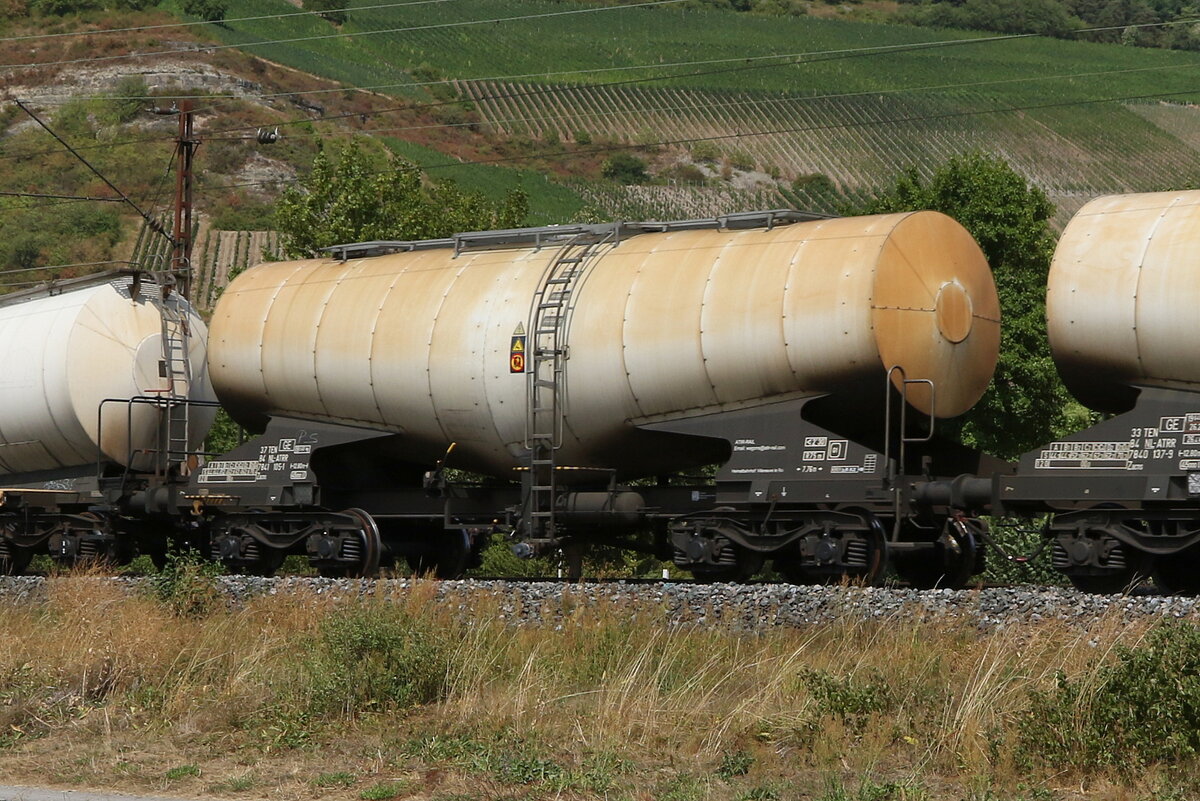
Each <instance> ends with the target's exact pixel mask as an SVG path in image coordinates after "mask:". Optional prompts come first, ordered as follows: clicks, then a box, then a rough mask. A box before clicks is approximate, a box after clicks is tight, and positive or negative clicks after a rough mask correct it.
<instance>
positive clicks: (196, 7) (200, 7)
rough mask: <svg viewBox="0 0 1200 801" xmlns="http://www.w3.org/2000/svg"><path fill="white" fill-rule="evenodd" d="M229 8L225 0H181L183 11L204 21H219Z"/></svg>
mask: <svg viewBox="0 0 1200 801" xmlns="http://www.w3.org/2000/svg"><path fill="white" fill-rule="evenodd" d="M228 10H229V3H228V2H226V0H183V13H184V14H187V15H189V16H193V17H199V18H200V19H202V20H204V21H206V22H220V21H221V20H223V19H225V12H226V11H228Z"/></svg>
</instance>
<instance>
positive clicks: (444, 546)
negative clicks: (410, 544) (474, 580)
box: [405, 529, 471, 579]
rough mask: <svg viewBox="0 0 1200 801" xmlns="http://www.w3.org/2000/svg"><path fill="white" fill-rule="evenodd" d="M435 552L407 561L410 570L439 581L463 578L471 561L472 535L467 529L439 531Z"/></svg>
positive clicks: (419, 555) (407, 559) (410, 558)
mask: <svg viewBox="0 0 1200 801" xmlns="http://www.w3.org/2000/svg"><path fill="white" fill-rule="evenodd" d="M439 532H440V533H438V534H436V535H433V536H436V537H437V539H436V540H435V542H436V545H435V546H434V552H433V553H428V554H418V555H414V556H409V557H407V558H406V559H405V561H407V562H408V568H409V570H411V571H413V573H416V574H417V575H430V574H431V575H432V576H433V577H434V578H439V579H455V578H458V577H459V576H461V575H462V574H463V573H464V572H465V571H466V569H467V564H468V563H469V562H470V561H471V535H470V534H468V533H467V530H466V529H451V530H448V531H445V530H439Z"/></svg>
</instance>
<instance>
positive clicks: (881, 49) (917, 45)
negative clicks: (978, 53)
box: [0, 6, 1193, 160]
mask: <svg viewBox="0 0 1200 801" xmlns="http://www.w3.org/2000/svg"><path fill="white" fill-rule="evenodd" d="M622 7H623V8H626V7H630V6H622ZM1178 22H1181V21H1174V22H1171V23H1141V24H1139V25H1137V26H1107V27H1100V28H1090V29H1086V30H1085V31H1081V32H1087V31H1092V32H1094V31H1103V30H1114V29H1116V28H1117V27H1154V26H1161V25H1166V24H1176V23H1178ZM1031 36H1033V34H1003V35H999V36H989V37H976V38H969V39H941V40H928V41H924V42H914V43H907V44H896V45H875V46H870V47H862V48H842V49H837V50H819V51H809V52H805V53H799V54H782V55H780V54H773V55H764V56H749V57H739V58H734V59H702V60H697V61H694V62H673V63H670V64H665V65H658V64H647V65H623V66H618V67H605V68H595V69H583V70H563V71H557V72H549V73H540V74H534V73H529V74H524V75H513V76H493V77H489V78H464V79H456V80H462V81H478V82H482V81H501V80H516V79H520V78H525V77H532V76H534V75H543V76H544V75H560V76H561V75H570V74H589V73H593V72H603V71H614V70H633V69H654V68H662V67H668V68H670V67H675V66H690V65H694V64H710V63H713V64H716V63H729V62H731V61H732V62H738V63H739V66H737V67H731V68H722V69H716V70H699V71H693V72H687V73H679V74H674V75H653V76H645V77H639V78H631V79H626V80H623V81H610V82H606V83H601V84H591V85H590V86H599V87H613V86H623V85H630V84H634V83H646V82H651V81H660V80H662V81H668V80H679V79H683V78H695V77H705V76H708V75H715V74H723V73H728V72H734V71H746V70H750V69H767V68H773V67H786V66H799V65H803V64H808V63H815V62H820V61H826V60H836V59H840V58H850V57H854V56H856V55H862V56H868V55H880V54H884V55H886V54H892V53H896V52H906V51H910V50H923V49H929V48H934V47H952V46H962V45H970V44H981V43H982V44H986V43H992V42H1002V41H1008V40H1012V39H1023V38H1030V37H1031ZM814 56H823V57H822V58H813V57H814ZM781 59H793V60H792V61H782V62H781V63H775V64H746V63H745V62H747V61H758V60H781ZM1188 66H1193V65H1191V64H1187V65H1164V66H1163V67H1162V69H1173V68H1179V67H1188ZM1138 69H1158V68H1157V67H1155V68H1138ZM1130 71H1137V70H1136V69H1135V70H1130ZM1009 80H1011V81H1022V80H1026V79H1019V78H1018V79H1009ZM451 82H452V81H426V82H413V83H410V84H396V85H395V86H428V85H434V84H445V83H451ZM587 86H589V85H588V84H571V85H555V86H549V87H542V88H538V89H532V90H524V91H519V92H510V93H503V94H492V95H487V96H484V97H480V98H478V100H504V99H519V98H522V97H528V96H534V95H541V94H547V93H553V92H563V91H571V90H577V89H579V88H584V87H587ZM359 89H360V87H341V88H339V89H336V90H320V91H343V92H344V91H355V90H359ZM869 91H870V90H866V92H865V93H869ZM879 91H884V92H886V91H904V90H903V89H898V90H879ZM291 94H295V93H290V92H279V93H274V94H273V95H269V97H286V96H288V95H291ZM109 99H122V98H117V97H114V96H109ZM128 99H143V98H141V97H138V98H132V97H131V98H128ZM246 99H252V98H249V97H248V98H246ZM461 102H462V99H459V98H456V99H454V100H443V101H432V102H428V103H417V104H410V105H405V106H394V107H389V108H384V109H374V110H371V111H368V112H347V113H344V114H337V115H325V116H322V117H317V118H313V117H299V118H292V119H288V120H279V121H273V122H267V123H264V124H266V125H268V126H289V125H299V124H305V123H315V122H325V121H333V120H338V119H348V118H352V117H362V116H364V115H365V116H378V115H380V114H385V113H396V112H403V111H419V110H423V109H431V108H438V107H443V106H447V105H455V104H459V103H461ZM207 108H212V107H211V106H210V107H207ZM203 110H204V108H201V109H198V111H203ZM258 127H262V126H261V125H246V126H239V127H234V128H224V129H217V130H214V131H209V132H206V136H218V135H221V134H225V133H232V132H237V131H244V130H254V129H256V128H258ZM159 141H162V140H161V138H157V137H155V138H141V139H134V140H125V141H122V142H108V143H101V144H96V145H84V146H80V147H79V148H78V149H79V150H92V149H103V148H114V147H124V146H128V145H133V144H142V143H147V142H159ZM53 152H57V151H56V150H49V151H40V152H34V153H25V154H11V155H0V160H3V159H8V158H28V157H35V156H38V155H44V154H48V153H53Z"/></svg>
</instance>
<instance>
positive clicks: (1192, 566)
mask: <svg viewBox="0 0 1200 801" xmlns="http://www.w3.org/2000/svg"><path fill="white" fill-rule="evenodd" d="M1153 576H1154V583H1155V585H1157V587H1158V589H1159V591H1160V592H1162V593H1164V594H1166V595H1196V594H1200V546H1193V547H1191V548H1188V549H1187V550H1186V551H1181V552H1180V553H1174V554H1171V555H1170V556H1159V557H1156V558H1155V559H1154V570H1153Z"/></svg>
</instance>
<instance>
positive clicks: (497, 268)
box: [209, 212, 1000, 475]
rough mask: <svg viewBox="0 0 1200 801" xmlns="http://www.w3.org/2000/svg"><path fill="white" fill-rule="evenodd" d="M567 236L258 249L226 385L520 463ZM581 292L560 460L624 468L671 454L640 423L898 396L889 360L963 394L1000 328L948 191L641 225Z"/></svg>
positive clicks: (232, 311) (467, 460) (413, 442)
mask: <svg viewBox="0 0 1200 801" xmlns="http://www.w3.org/2000/svg"><path fill="white" fill-rule="evenodd" d="M558 252H559V249H558V247H556V246H545V247H542V248H541V249H540V250H538V249H533V248H518V249H505V250H482V251H467V252H463V253H460V254H458V255H456V254H455V251H454V250H453V249H451V248H439V249H430V250H418V251H414V252H409V253H396V254H391V255H384V256H377V257H372V258H359V259H351V260H348V261H345V262H340V261H335V260H311V261H301V262H283V263H274V264H264V265H262V266H259V267H255V268H253V269H251V270H247V271H246V272H245V273H243V274H242V275H241V276H239V277H238V278H237V279H236V280H235V281H234V282H233V283H232V284H231V285H230V286H229V287H228V288H227V289H226V291H225V293H224V294H223V295H222V298H221V301H220V303H219V304H218V306H217V308H216V310H215V312H214V315H213V320H212V336H211V339H210V345H209V347H210V371H211V374H212V378H213V384H214V387H215V388H216V390H217V394H218V396H219V397H220V398H221V400H222V401H223V402H224V403H225V404H226V405H227V406H228V407H229V408H230V410H231V411H232V412H233V413H234V416H235V417H240V418H241V419H245V420H253V419H259V420H261V419H262V418H263V417H265V416H271V415H285V416H291V417H299V418H302V419H312V420H325V421H331V422H338V423H345V424H350V425H361V426H369V427H377V428H379V427H381V428H385V429H388V430H392V431H396V432H399V433H402V434H405V435H406V448H407V449H408V450H409V452H410V453H411V454H412V455H413V456H414V458H419V459H422V460H433V459H436V458H437V457H438V456H440V455H441V453H442V452H443V451H444V450H445V448H446V445H447V443H449V442H457V443H459V445H458V450H457V451H456V452H455V458H456V460H457V461H458V462H459V463H460V464H463V465H464V466H470V467H473V468H475V469H480V470H485V471H489V472H493V473H497V474H502V475H504V474H508V471H509V470H510V469H511V468H512V467H513V466H514V465H515V464H517V460H518V458H519V457H520V456H521V455H523V453H524V442H525V436H526V416H527V412H526V407H527V401H526V376H525V375H520V374H513V373H511V372H510V367H509V363H510V355H511V354H510V348H511V346H512V342H513V338H514V336H517V335H519V334H522V333H526V332H525V327H526V326H528V325H529V324H530V306H531V299H532V298H533V297H534V296H535V294H536V293H537V291H538V289H539V286H540V284H541V281H542V278H543V274H544V273H545V272H546V269H547V267H548V265H550V264H551V263H552V261H553V260H554V259H555V257H556V254H558ZM571 309H572V310H571V313H570V317H569V326H568V329H567V335H566V340H567V344H568V347H569V359H568V360H567V369H566V377H565V390H564V393H563V394H564V397H565V408H566V413H565V430H564V436H563V449H562V451H561V452H560V456H559V459H558V463H559V464H562V465H579V466H593V467H595V466H607V467H615V468H617V469H620V470H622V471H625V472H637V471H638V470H639V469H644V470H645V472H651V470H652V469H654V468H655V467H657V466H658V465H660V464H661V462H662V456H663V454H661V453H659V452H657V448H658V446H657V445H656V444H655V442H657V440H654V438H652V437H644V436H643V432H639V431H637V430H636V429H635V426H636V425H637V424H638V423H643V422H657V421H663V420H670V419H674V418H685V417H690V416H696V415H701V414H708V413H711V412H714V411H720V410H725V409H738V408H745V407H750V406H756V405H760V404H764V403H770V402H773V401H778V400H783V399H787V398H801V397H806V396H816V395H823V394H830V393H832V394H835V395H839V396H844V397H846V398H852V397H864V396H868V395H869V396H870V397H878V398H880V399H882V396H883V388H884V386H885V378H884V377H885V375H886V372H887V370H888V368H890V367H892V366H900V367H902V368H903V370H904V373H905V375H907V377H908V378H910V379H928V380H930V381H932V382H933V383H934V384H935V385H936V393H935V395H934V398H931V397H930V393H929V392H928V391H927V390H926V389H925V388H923V387H918V386H911V387H910V389H909V396H910V400H911V401H912V403H913V405H914V406H916V407H917V408H919V409H921V410H923V411H925V412H927V413H934V414H936V415H938V416H943V417H945V416H953V415H957V414H960V413H962V412H963V411H965V410H966V409H968V408H970V406H971V405H972V404H973V403H974V402H975V401H976V400H977V399H978V398H979V396H980V395H981V394H982V393H983V391H984V389H985V388H986V386H987V384H988V381H989V380H990V378H991V375H992V370H993V368H994V365H995V360H996V355H997V350H998V346H999V316H1000V315H999V306H998V302H997V297H996V291H995V287H994V285H993V283H992V277H991V272H990V270H989V269H988V266H987V263H986V261H985V260H984V257H983V255H982V253H981V252H980V250H979V248H978V246H977V245H976V244H975V242H974V240H973V239H972V238H971V236H970V234H969V233H968V232H967V231H966V230H965V229H963V228H962V227H961V226H960V225H958V223H956V222H954V221H953V220H952V219H950V218H949V217H946V216H945V215H942V214H938V213H935V212H917V213H910V214H894V215H883V216H871V217H852V218H839V219H829V220H821V221H815V222H806V223H794V224H791V225H780V226H776V227H774V228H771V229H765V228H758V229H744V230H716V229H711V230H667V231H664V232H662V233H642V234H639V235H636V236H632V237H629V238H627V239H624V240H623V241H621V242H620V243H619V244H618V245H616V246H612V245H605V246H604V247H603V248H601V250H600V252H599V254H598V255H597V256H596V257H595V258H594V259H592V260H590V261H589V262H588V265H587V272H586V275H584V276H583V277H582V278H581V279H580V283H579V284H578V285H577V287H576V288H575V290H574V292H573V295H572V299H571ZM894 379H895V380H899V373H897V374H896V376H894ZM881 422H882V421H881ZM614 460H615V462H618V463H614ZM681 466H686V465H681Z"/></svg>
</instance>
